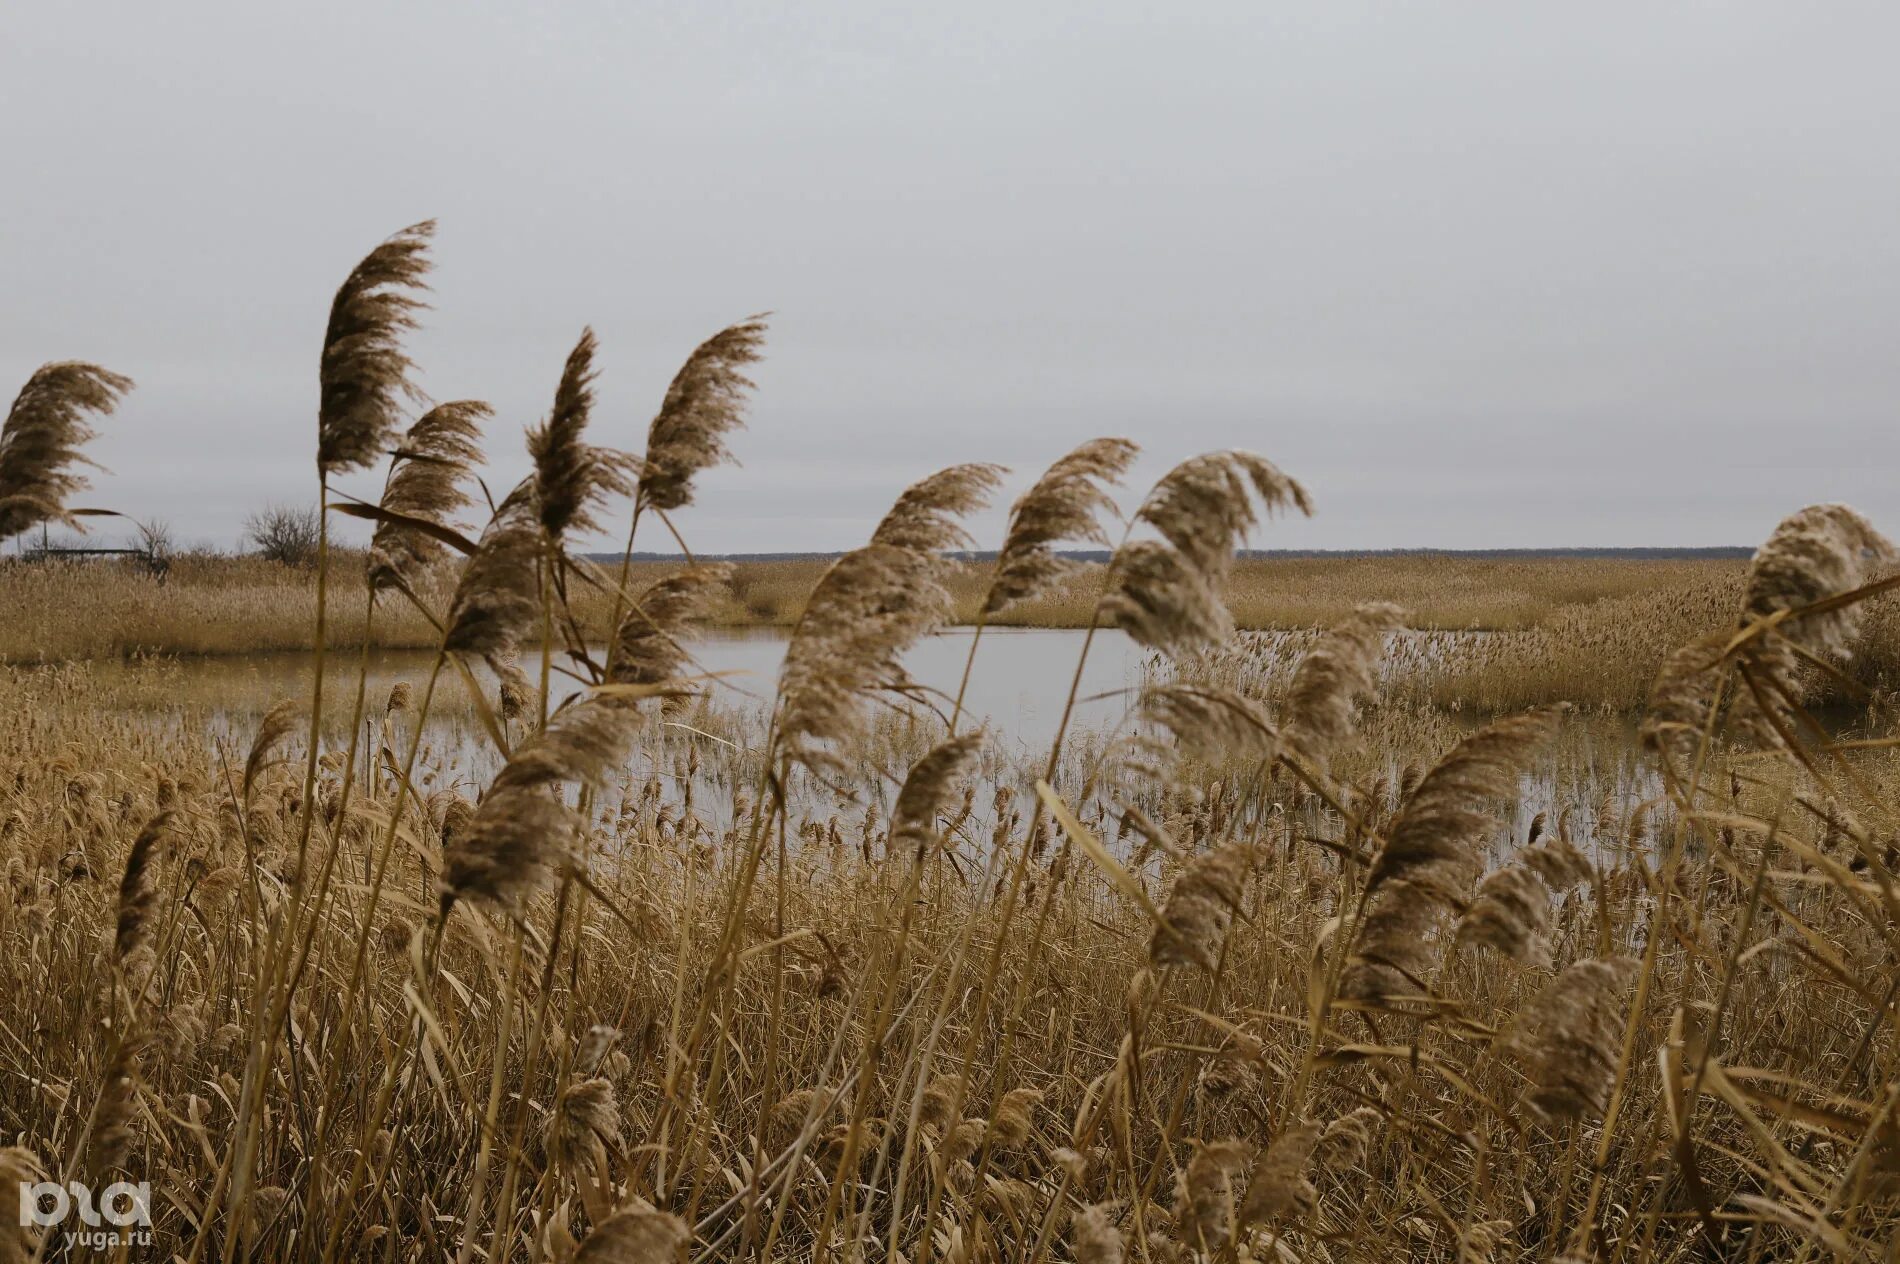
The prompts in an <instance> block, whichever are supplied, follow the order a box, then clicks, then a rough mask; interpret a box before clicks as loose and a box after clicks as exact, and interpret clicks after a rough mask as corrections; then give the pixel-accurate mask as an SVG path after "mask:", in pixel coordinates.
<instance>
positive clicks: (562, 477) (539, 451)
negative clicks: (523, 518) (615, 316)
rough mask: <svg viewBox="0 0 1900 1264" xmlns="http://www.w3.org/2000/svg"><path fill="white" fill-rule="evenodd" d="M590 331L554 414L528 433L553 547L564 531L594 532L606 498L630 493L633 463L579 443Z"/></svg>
mask: <svg viewBox="0 0 1900 1264" xmlns="http://www.w3.org/2000/svg"><path fill="white" fill-rule="evenodd" d="M597 346H598V344H597V343H596V342H595V340H594V331H593V330H591V329H583V330H582V331H581V338H580V341H579V342H577V343H575V344H574V350H573V351H571V352H569V353H568V357H567V364H566V365H565V366H564V367H563V368H562V370H561V381H560V385H559V386H557V387H556V388H555V391H554V409H553V411H552V412H550V413H549V414H548V417H547V420H546V421H544V422H542V423H541V424H540V425H539V426H537V427H535V428H534V429H533V430H530V431H529V432H528V455H529V456H530V457H532V458H533V459H534V487H535V500H536V502H537V504H538V507H539V510H540V515H541V526H542V528H543V529H544V530H545V531H546V532H547V534H548V539H550V540H553V541H554V542H556V543H557V544H558V543H560V542H561V541H562V540H563V539H565V538H566V536H567V535H568V533H569V532H575V533H582V534H584V533H586V532H589V531H594V530H597V529H599V527H600V521H599V519H598V518H596V517H595V514H596V513H597V512H598V511H599V510H600V509H601V508H602V506H604V505H605V503H606V501H607V498H608V497H610V496H624V495H626V494H628V493H630V492H631V491H632V490H633V470H634V466H635V462H634V459H633V458H632V457H631V456H629V455H627V454H626V453H624V452H616V451H614V450H612V449H610V448H597V447H594V446H592V445H591V444H588V443H586V442H584V441H583V440H582V438H581V436H582V434H583V433H585V431H586V429H587V421H588V417H589V416H590V414H591V413H592V412H593V408H594V377H595V372H594V351H595V350H596V348H597Z"/></svg>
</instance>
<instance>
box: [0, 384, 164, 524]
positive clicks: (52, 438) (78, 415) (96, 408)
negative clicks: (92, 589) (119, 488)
mask: <svg viewBox="0 0 1900 1264" xmlns="http://www.w3.org/2000/svg"><path fill="white" fill-rule="evenodd" d="M131 389H132V379H131V378H129V377H122V376H120V375H119V374H117V373H112V372H108V371H107V370H105V369H102V368H100V367H99V366H98V365H96V364H86V363H84V362H83V361H79V360H62V361H56V362H54V363H51V364H43V365H41V366H40V367H39V368H38V369H36V370H34V372H33V376H31V377H29V378H28V379H27V380H26V385H25V386H23V387H21V388H20V393H19V394H18V395H17V396H15V397H14V400H13V407H12V408H10V409H8V410H7V420H6V424H5V425H4V426H0V540H5V539H6V538H8V537H9V536H14V535H18V534H19V533H20V532H22V531H25V530H26V529H27V528H28V527H35V526H38V525H39V524H40V523H42V522H57V523H61V524H62V525H65V526H69V527H73V528H78V527H79V520H78V519H77V518H76V517H74V516H73V515H72V514H71V513H70V512H68V510H67V508H66V498H67V497H68V496H71V495H72V494H73V493H74V492H77V491H83V490H85V488H86V487H87V486H88V484H87V482H86V479H85V477H84V476H83V475H80V474H77V473H75V472H74V468H73V467H75V466H82V465H92V464H93V462H91V461H89V460H87V459H86V457H85V456H84V455H82V454H81V452H80V449H81V448H82V447H84V446H85V444H86V443H87V442H88V441H89V440H91V439H92V438H93V437H94V436H95V433H96V432H95V431H94V430H93V429H92V427H91V426H90V425H88V424H87V423H86V417H87V414H89V413H98V414H100V415H101V416H104V415H108V414H110V413H111V412H112V410H113V409H115V408H117V407H118V405H119V400H120V399H121V398H122V397H123V396H124V395H125V393H126V392H127V391H129V390H131Z"/></svg>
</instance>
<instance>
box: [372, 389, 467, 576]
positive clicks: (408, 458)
mask: <svg viewBox="0 0 1900 1264" xmlns="http://www.w3.org/2000/svg"><path fill="white" fill-rule="evenodd" d="M493 415H494V410H493V409H491V408H490V407H489V406H488V405H487V404H484V403H482V402H481V401H479V400H472V399H462V400H456V401H454V402H453V403H448V404H437V405H436V406H435V407H434V408H431V409H430V410H429V411H428V412H426V413H424V414H422V416H421V417H419V418H417V419H416V423H415V424H414V425H412V426H410V427H409V432H408V433H407V434H405V435H404V436H403V439H402V443H401V445H400V446H398V447H397V449H396V452H395V457H394V459H393V460H392V461H391V463H390V467H389V481H388V482H387V483H386V484H384V486H383V499H382V507H383V508H384V509H387V510H389V511H390V512H392V513H399V514H402V515H404V516H405V517H409V518H416V519H419V520H421V521H423V522H429V523H433V524H435V525H436V526H439V527H453V526H454V525H455V523H454V521H453V519H454V517H455V515H456V514H457V513H459V512H460V511H461V510H462V509H464V508H465V507H466V506H467V505H468V504H469V496H468V492H467V491H466V490H464V488H463V482H464V480H466V479H467V478H468V475H469V471H470V469H471V468H472V467H473V466H474V465H475V463H476V462H478V461H480V460H481V459H482V450H481V434H482V422H483V421H484V420H485V419H486V418H488V417H490V416H493ZM446 551H447V550H446V549H445V548H444V547H443V545H442V542H441V541H440V540H437V539H436V538H434V537H433V536H431V535H430V534H429V533H428V532H427V531H424V530H421V529H420V528H418V527H415V526H412V525H410V524H408V523H400V522H391V521H388V520H383V521H380V522H378V523H377V524H376V533H375V535H374V536H373V537H371V540H370V550H369V586H370V591H372V592H385V591H388V590H390V589H394V588H397V587H399V586H413V585H414V583H415V582H416V580H417V579H419V578H420V577H421V576H422V574H423V572H425V571H426V570H428V569H429V567H431V566H433V565H435V564H436V562H438V561H439V560H440V559H441V558H442V556H443V555H444V554H445V553H446Z"/></svg>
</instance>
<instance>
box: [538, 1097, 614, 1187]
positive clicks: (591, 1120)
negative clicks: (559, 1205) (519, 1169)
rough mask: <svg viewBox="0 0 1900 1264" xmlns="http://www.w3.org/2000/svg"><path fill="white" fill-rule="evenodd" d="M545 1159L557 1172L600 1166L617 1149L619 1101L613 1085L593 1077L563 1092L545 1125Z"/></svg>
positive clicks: (569, 1171)
mask: <svg viewBox="0 0 1900 1264" xmlns="http://www.w3.org/2000/svg"><path fill="white" fill-rule="evenodd" d="M546 1133H547V1135H546V1144H547V1152H548V1159H549V1161H550V1162H552V1163H553V1164H554V1168H555V1170H556V1171H558V1172H568V1173H574V1172H580V1171H587V1170H591V1169H592V1168H593V1167H597V1166H599V1165H601V1164H604V1163H605V1161H606V1157H607V1152H608V1150H610V1149H617V1148H618V1147H619V1145H620V1099H619V1096H618V1095H617V1094H616V1093H615V1091H614V1086H613V1081H612V1080H608V1079H604V1078H602V1077H599V1076H596V1077H594V1078H592V1079H586V1080H580V1081H578V1082H576V1083H573V1084H569V1085H568V1086H567V1087H565V1088H563V1089H562V1090H561V1091H560V1093H559V1094H558V1095H557V1096H556V1098H555V1101H554V1110H553V1112H552V1113H551V1114H550V1115H549V1116H548V1121H547V1124H546Z"/></svg>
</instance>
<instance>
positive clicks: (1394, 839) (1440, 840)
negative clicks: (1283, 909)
mask: <svg viewBox="0 0 1900 1264" xmlns="http://www.w3.org/2000/svg"><path fill="white" fill-rule="evenodd" d="M1559 714H1560V712H1559V711H1558V710H1556V709H1554V708H1547V709H1544V710H1538V711H1528V712H1525V713H1524V714H1522V715H1514V716H1507V717H1506V718H1504V719H1502V720H1497V721H1495V722H1493V723H1491V724H1489V725H1487V726H1486V727H1484V728H1482V729H1480V730H1478V732H1476V733H1473V734H1472V735H1471V736H1470V737H1467V738H1465V739H1464V740H1463V741H1462V742H1460V743H1458V745H1457V746H1455V747H1453V748H1452V750H1451V751H1450V753H1448V754H1447V755H1446V756H1445V757H1444V758H1443V759H1441V760H1439V761H1438V763H1437V764H1436V765H1435V766H1434V767H1433V768H1432V769H1431V771H1430V772H1427V773H1426V774H1425V775H1424V777H1422V778H1421V779H1420V780H1419V783H1418V785H1417V787H1416V788H1415V789H1414V790H1413V791H1412V794H1411V795H1410V797H1408V798H1407V799H1406V801H1405V803H1404V805H1403V806H1402V807H1401V808H1400V809H1399V813H1398V815H1397V817H1395V818H1394V820H1393V822H1392V825H1391V827H1390V829H1389V831H1388V833H1387V835H1386V840H1385V844H1384V846H1382V847H1381V848H1380V849H1379V852H1378V854H1377V855H1376V856H1375V857H1374V858H1373V862H1372V870H1371V873H1370V874H1369V876H1368V878H1367V887H1366V903H1365V908H1366V912H1365V917H1364V918H1363V919H1362V921H1361V923H1360V926H1359V931H1358V934H1357V936H1356V938H1355V941H1354V947H1353V952H1352V956H1351V957H1350V958H1349V960H1348V962H1347V965H1346V970H1345V973H1344V974H1343V975H1342V976H1341V980H1340V990H1341V993H1342V994H1343V995H1345V996H1347V997H1349V998H1354V999H1358V1000H1382V999H1384V998H1388V997H1393V996H1405V995H1415V994H1417V993H1420V992H1423V991H1424V990H1425V974H1426V973H1427V971H1428V970H1429V968H1430V963H1431V960H1432V945H1433V942H1434V941H1435V939H1436V936H1437V933H1438V930H1439V927H1440V924H1441V922H1442V920H1443V917H1444V914H1445V912H1446V911H1447V910H1448V909H1449V908H1451V907H1453V906H1454V905H1456V904H1457V903H1459V902H1461V900H1462V896H1463V892H1464V890H1465V889H1466V888H1467V887H1468V886H1469V885H1470V884H1471V882H1472V880H1473V879H1475V878H1476V877H1477V874H1478V870H1479V868H1480V860H1479V853H1478V844H1479V843H1480V842H1481V841H1482V839H1483V837H1484V835H1485V833H1486V832H1487V831H1488V830H1490V829H1491V828H1492V827H1493V818H1492V816H1491V815H1490V814H1489V813H1488V812H1487V811H1485V810H1484V806H1485V805H1486V804H1487V803H1488V802H1491V801H1495V800H1498V799H1503V798H1506V797H1508V796H1510V795H1512V794H1514V793H1515V792H1516V790H1517V781H1518V778H1519V777H1520V776H1521V775H1522V774H1523V772H1524V769H1525V768H1526V766H1527V765H1528V764H1529V762H1530V760H1531V758H1532V757H1533V756H1534V755H1535V754H1536V752H1537V751H1538V750H1539V749H1540V748H1541V747H1542V746H1543V745H1544V744H1545V743H1546V742H1547V741H1549V739H1550V738H1551V736H1552V735H1553V734H1554V733H1555V732H1556V728H1557V722H1558V716H1559Z"/></svg>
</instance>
